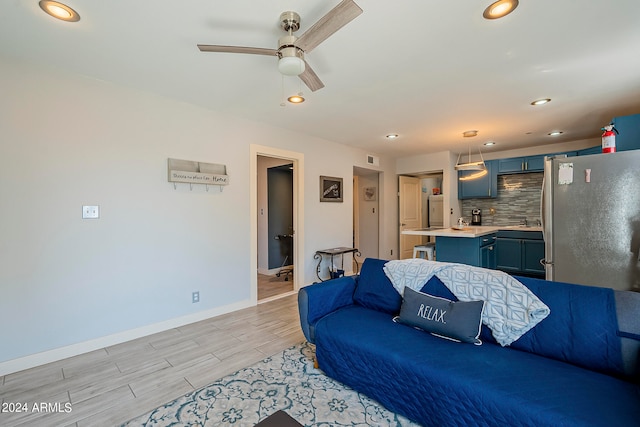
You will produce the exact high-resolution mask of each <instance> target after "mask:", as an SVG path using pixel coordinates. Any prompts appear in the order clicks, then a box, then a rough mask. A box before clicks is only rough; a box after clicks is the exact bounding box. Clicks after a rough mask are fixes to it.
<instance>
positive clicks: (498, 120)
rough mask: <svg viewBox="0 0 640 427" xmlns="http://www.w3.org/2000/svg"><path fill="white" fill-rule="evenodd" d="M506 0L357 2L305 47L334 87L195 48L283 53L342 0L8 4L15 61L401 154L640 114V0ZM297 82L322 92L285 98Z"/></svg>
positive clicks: (531, 141) (2, 43) (595, 129)
mask: <svg viewBox="0 0 640 427" xmlns="http://www.w3.org/2000/svg"><path fill="white" fill-rule="evenodd" d="M491 1H492V0H482V1H481V0H474V1H472V0H463V1H450V0H439V1H436V0H399V1H382V0H356V3H358V5H359V6H360V7H361V8H362V9H363V10H364V13H363V14H362V15H360V16H359V17H357V18H356V19H355V20H354V21H352V22H351V23H349V24H348V25H347V26H346V27H344V28H343V29H341V30H340V31H338V32H337V33H335V34H334V35H333V36H331V37H330V38H329V39H327V40H326V41H324V42H323V43H322V44H321V45H320V46H319V47H317V48H316V49H315V50H313V51H312V52H311V53H309V54H308V55H307V56H306V60H307V62H309V64H311V66H312V67H313V69H314V71H315V72H316V73H317V74H318V76H319V77H320V78H321V79H322V81H323V82H324V83H325V85H326V86H325V88H323V89H321V90H319V91H316V92H313V93H311V92H310V91H309V90H307V88H306V87H305V86H304V85H302V83H301V82H300V80H299V79H298V78H297V77H286V78H284V79H283V78H282V76H281V75H280V74H279V73H278V71H277V58H275V57H268V56H261V55H242V54H227V53H203V52H200V51H199V50H198V49H197V48H196V44H222V45H239V46H252V47H266V48H277V39H278V37H280V36H281V35H283V34H284V33H283V32H282V30H281V29H280V28H279V25H278V18H279V16H280V13H281V12H284V11H287V10H293V11H296V12H298V13H299V14H300V15H301V17H302V19H301V20H302V23H301V29H300V31H298V32H297V33H296V35H298V36H299V35H301V34H302V33H304V31H306V29H308V28H309V27H310V26H311V25H312V24H313V23H315V22H316V21H317V20H318V19H319V18H320V17H322V16H323V15H324V14H326V13H327V12H328V11H329V10H331V9H332V8H333V7H334V6H335V5H337V4H338V3H339V0H307V1H301V0H270V1H258V0H233V1H228V0H227V1H215V0H189V1H185V2H169V1H158V0H154V1H152V0H136V1H129V0H127V1H125V0H110V1H82V0H69V1H67V4H68V5H69V6H71V7H73V8H74V9H76V10H77V11H78V12H79V14H80V16H81V20H80V21H79V22H76V23H66V22H62V21H58V20H55V19H53V18H51V17H49V16H48V15H46V14H44V13H43V12H42V11H41V9H40V8H39V6H38V1H37V0H0V5H1V6H2V13H1V14H0V56H5V57H7V58H11V57H16V58H19V59H22V60H26V61H30V62H33V63H36V64H38V65H41V64H42V65H47V66H53V67H56V68H59V69H62V70H64V71H66V72H70V73H78V74H82V75H86V76H89V77H92V78H96V79H100V80H106V81H110V82H114V83H117V84H121V85H125V86H127V87H131V88H135V89H137V90H141V91H146V92H152V93H157V94H160V95H163V96H167V97H171V98H175V99H178V100H182V101H184V102H188V103H193V104H196V105H199V106H202V107H205V108H208V109H211V110H216V111H223V112H226V113H230V114H234V115H239V116H242V117H245V118H247V119H251V120H255V121H260V122H266V123H270V124H272V125H274V126H277V127H283V128H288V129H293V130H297V131H301V132H304V133H307V134H310V135H313V136H317V137H321V138H325V139H328V140H333V141H336V142H339V143H343V144H348V145H352V146H355V147H361V148H364V149H366V150H368V151H370V152H373V153H379V154H390V155H392V156H408V155H413V154H416V153H431V152H437V151H442V150H452V151H454V152H460V151H462V152H466V150H467V149H468V148H469V147H470V146H473V147H475V146H479V145H480V144H482V143H484V142H485V141H488V140H494V141H496V143H497V145H496V146H495V148H493V150H506V149H514V148H524V147H529V146H535V145H546V144H550V143H553V142H566V141H574V140H580V139H587V138H597V137H598V136H599V135H600V134H601V131H600V127H601V126H603V125H604V124H606V123H608V122H609V120H610V119H611V118H613V117H615V116H620V115H626V114H634V113H639V112H640V1H638V0H615V1H611V0H588V1H577V0H520V6H519V7H518V8H517V9H516V10H515V12H513V13H512V14H511V15H509V16H507V17H506V18H503V19H501V20H494V21H489V20H485V19H484V18H483V17H482V12H483V10H484V8H485V7H486V6H487V5H489V4H490V3H491ZM0 81H1V80H0ZM283 82H284V83H283ZM1 84H3V85H4V84H10V83H8V82H5V81H2V83H1ZM283 86H284V92H286V95H287V96H288V95H290V94H292V93H295V92H298V91H299V90H300V89H301V88H302V92H303V93H304V95H305V97H306V98H307V101H306V102H305V103H304V104H301V105H287V106H286V107H282V106H281V105H280V104H281V102H282V99H283ZM546 97H549V98H552V102H551V103H549V104H547V105H545V106H539V107H533V106H531V105H530V102H531V101H533V100H535V99H538V98H546ZM470 129H477V130H478V131H479V135H478V136H477V137H476V138H474V139H469V138H464V139H463V138H462V132H463V131H466V130H470ZM552 130H562V131H563V132H564V133H563V135H561V136H560V137H555V138H553V139H552V138H551V137H549V136H547V134H548V133H549V132H550V131H552ZM388 133H397V134H399V135H400V137H399V138H398V139H397V140H395V141H393V142H389V141H387V140H386V139H385V138H384V136H385V135H386V134H388ZM484 150H485V149H484V148H483V151H484Z"/></svg>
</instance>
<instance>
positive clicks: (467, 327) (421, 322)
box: [393, 288, 484, 345]
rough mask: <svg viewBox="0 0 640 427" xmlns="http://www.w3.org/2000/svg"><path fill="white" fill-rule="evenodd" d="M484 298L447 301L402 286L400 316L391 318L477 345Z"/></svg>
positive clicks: (438, 334)
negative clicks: (482, 299)
mask: <svg viewBox="0 0 640 427" xmlns="http://www.w3.org/2000/svg"><path fill="white" fill-rule="evenodd" d="M483 309H484V301H466V302H463V301H450V300H448V299H445V298H439V297H434V296H432V295H428V294H425V293H422V292H418V291H414V290H413V289H410V288H404V298H403V300H402V306H401V308H400V315H399V316H396V317H395V318H394V319H393V320H394V321H395V322H398V323H403V324H405V325H409V326H413V327H415V328H418V329H422V330H424V331H427V332H430V333H431V334H432V335H436V336H439V337H442V338H447V339H450V340H453V341H458V342H460V341H462V342H466V343H472V344H476V345H481V344H482V341H480V339H479V338H478V337H479V336H480V330H481V327H482V310H483Z"/></svg>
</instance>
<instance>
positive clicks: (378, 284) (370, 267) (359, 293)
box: [353, 258, 402, 314]
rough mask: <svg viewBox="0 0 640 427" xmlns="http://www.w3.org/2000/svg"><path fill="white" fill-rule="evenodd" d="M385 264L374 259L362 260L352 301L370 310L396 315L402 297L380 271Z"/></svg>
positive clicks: (383, 261)
mask: <svg viewBox="0 0 640 427" xmlns="http://www.w3.org/2000/svg"><path fill="white" fill-rule="evenodd" d="M386 262H387V261H385V260H381V259H375V258H367V259H365V260H364V263H362V269H361V270H360V277H359V279H358V286H357V287H356V291H355V292H354V294H353V300H354V302H355V303H356V304H358V305H361V306H363V307H366V308H370V309H372V310H378V311H382V312H383V313H389V314H397V313H398V312H399V311H400V305H401V304H402V297H401V296H400V294H398V292H397V291H396V290H395V288H394V287H393V285H392V284H391V282H390V281H389V278H388V277H387V275H386V274H384V271H383V270H382V267H384V264H385V263H386Z"/></svg>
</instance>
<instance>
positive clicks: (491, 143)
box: [484, 141, 496, 147]
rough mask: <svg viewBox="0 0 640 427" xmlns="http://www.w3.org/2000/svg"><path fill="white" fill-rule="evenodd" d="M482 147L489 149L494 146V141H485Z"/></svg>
mask: <svg viewBox="0 0 640 427" xmlns="http://www.w3.org/2000/svg"><path fill="white" fill-rule="evenodd" d="M484 145H486V146H487V147H490V146H492V145H496V143H495V141H487V142H485V143H484Z"/></svg>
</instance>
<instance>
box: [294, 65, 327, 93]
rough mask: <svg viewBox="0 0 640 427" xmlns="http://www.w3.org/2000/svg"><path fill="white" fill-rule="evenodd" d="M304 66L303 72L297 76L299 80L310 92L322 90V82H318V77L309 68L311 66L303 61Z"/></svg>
mask: <svg viewBox="0 0 640 427" xmlns="http://www.w3.org/2000/svg"><path fill="white" fill-rule="evenodd" d="M303 61H304V60H303ZM304 65H305V66H304V72H303V73H302V74H300V75H299V76H298V77H300V80H302V81H303V82H304V84H306V85H307V87H308V88H309V89H311V92H315V91H317V90H318V89H322V88H323V87H324V83H322V80H320V77H318V75H317V74H316V73H315V71H313V69H312V68H311V66H310V65H309V63H308V62H307V61H304Z"/></svg>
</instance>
